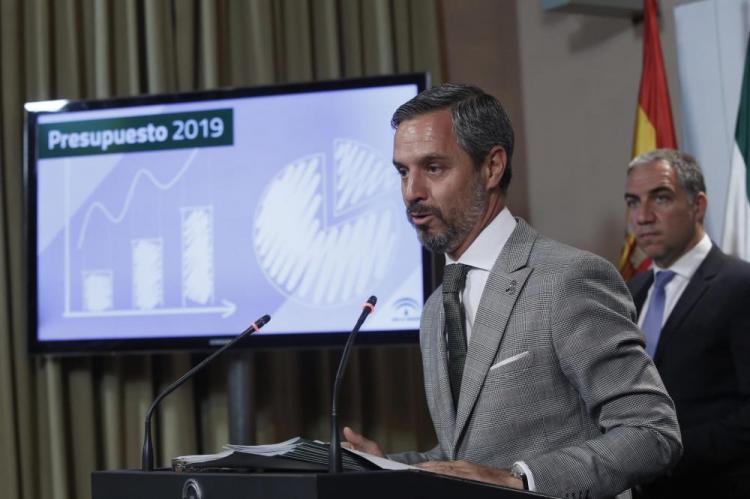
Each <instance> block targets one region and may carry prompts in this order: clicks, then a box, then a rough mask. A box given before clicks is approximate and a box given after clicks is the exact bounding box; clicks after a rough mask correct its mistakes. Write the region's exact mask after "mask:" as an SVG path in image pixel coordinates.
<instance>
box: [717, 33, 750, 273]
mask: <svg viewBox="0 0 750 499" xmlns="http://www.w3.org/2000/svg"><path fill="white" fill-rule="evenodd" d="M749 57H750V40H748V49H747V51H746V53H745V70H744V73H743V76H742V88H741V90H740V109H739V111H737V127H736V129H735V132H734V151H733V152H732V167H731V171H730V173H729V189H728V191H727V213H726V217H725V218H724V240H723V241H722V245H721V246H722V249H723V250H724V251H725V252H727V253H729V254H731V255H735V256H738V257H740V258H743V259H745V260H750V174H748V165H750V161H748V159H750V157H749V156H748V154H750V58H749Z"/></svg>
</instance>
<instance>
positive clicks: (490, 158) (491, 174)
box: [484, 146, 508, 190]
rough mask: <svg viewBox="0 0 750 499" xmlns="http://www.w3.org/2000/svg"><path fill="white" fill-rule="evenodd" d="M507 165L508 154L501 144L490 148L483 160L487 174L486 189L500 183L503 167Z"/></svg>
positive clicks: (503, 171)
mask: <svg viewBox="0 0 750 499" xmlns="http://www.w3.org/2000/svg"><path fill="white" fill-rule="evenodd" d="M507 166H508V155H507V154H506V152H505V149H504V148H503V146H494V147H493V148H492V149H490V152H489V153H488V154H487V159H486V160H485V164H484V170H485V174H486V176H487V183H486V187H487V189H488V190H491V189H494V188H496V187H497V186H499V185H500V180H501V179H502V178H503V174H504V173H505V168H506V167H507Z"/></svg>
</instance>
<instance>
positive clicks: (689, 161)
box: [628, 149, 706, 201]
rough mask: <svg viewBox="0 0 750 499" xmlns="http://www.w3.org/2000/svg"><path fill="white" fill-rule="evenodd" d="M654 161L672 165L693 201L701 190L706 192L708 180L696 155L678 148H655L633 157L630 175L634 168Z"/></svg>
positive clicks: (629, 167) (629, 166) (629, 169)
mask: <svg viewBox="0 0 750 499" xmlns="http://www.w3.org/2000/svg"><path fill="white" fill-rule="evenodd" d="M654 161H664V162H666V163H667V164H668V165H669V166H671V167H672V168H673V169H674V171H675V173H676V174H677V180H678V181H679V182H680V185H681V186H682V187H683V189H685V191H686V192H687V193H688V196H689V197H690V200H691V201H695V196H697V195H698V193H700V192H704V193H705V192H706V181H705V179H704V178H703V172H701V167H700V166H698V162H697V161H696V160H695V158H694V157H692V156H691V155H689V154H688V153H685V152H682V151H678V150H676V149H654V150H653V151H649V152H647V153H644V154H641V155H640V156H638V157H636V158H635V159H633V160H632V161H631V162H630V164H629V165H628V175H630V172H631V171H632V170H633V169H634V168H638V167H639V166H643V165H646V164H648V163H653V162H654Z"/></svg>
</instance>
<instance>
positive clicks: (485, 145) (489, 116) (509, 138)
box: [391, 84, 513, 192]
mask: <svg viewBox="0 0 750 499" xmlns="http://www.w3.org/2000/svg"><path fill="white" fill-rule="evenodd" d="M442 109H450V112H451V120H452V122H453V132H454V133H455V134H456V139H457V140H458V144H459V145H460V146H461V148H462V149H463V150H464V151H466V153H467V154H468V155H469V156H470V157H471V159H472V161H473V162H474V166H476V167H477V168H479V167H480V166H481V165H482V163H483V162H484V160H485V159H486V158H487V155H488V154H489V152H490V149H492V148H493V147H494V146H497V145H499V146H502V147H503V149H505V154H506V155H507V156H508V164H507V166H506V168H505V173H504V174H503V178H502V179H500V189H501V190H502V191H503V192H505V191H506V190H507V189H508V185H509V184H510V179H511V176H512V172H511V167H510V164H511V157H512V156H513V126H512V125H511V123H510V118H508V115H507V114H506V113H505V110H504V109H503V106H502V105H501V104H500V102H499V101H498V100H497V99H496V98H494V97H493V96H491V95H489V94H486V93H485V92H484V91H483V90H482V89H480V88H477V87H472V86H469V85H455V84H445V85H440V86H438V87H433V88H430V89H427V90H425V91H424V92H422V93H420V94H419V95H417V96H416V97H414V98H413V99H411V100H410V101H409V102H407V103H405V104H403V105H401V106H400V107H399V108H398V109H397V110H396V112H395V113H393V118H392V119H391V126H392V127H393V128H394V129H396V128H398V127H399V125H400V124H401V123H402V122H404V121H407V120H410V119H413V118H416V117H417V116H420V115H423V114H427V113H431V112H434V111H440V110H442Z"/></svg>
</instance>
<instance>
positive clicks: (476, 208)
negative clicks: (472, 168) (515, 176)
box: [406, 176, 489, 254]
mask: <svg viewBox="0 0 750 499" xmlns="http://www.w3.org/2000/svg"><path fill="white" fill-rule="evenodd" d="M469 196H470V200H469V206H468V208H463V207H457V206H453V207H450V208H449V209H448V210H447V211H446V212H445V213H444V212H443V210H441V209H440V208H438V207H436V206H428V205H426V204H424V203H420V202H414V203H412V204H410V205H409V206H408V207H407V208H406V217H407V219H408V220H409V223H411V224H412V225H414V228H415V229H416V230H417V237H418V238H419V241H420V242H421V243H422V245H423V246H424V247H425V248H427V249H428V250H430V251H431V252H433V253H437V254H442V253H452V252H453V251H455V250H456V249H457V248H458V247H459V246H460V245H461V243H463V242H464V241H465V240H466V237H467V236H468V235H469V233H470V232H471V231H472V229H474V227H475V226H476V224H477V223H478V222H479V220H480V218H481V217H482V215H483V214H484V212H485V210H486V209H487V202H488V201H487V199H488V197H489V195H488V193H487V191H485V189H484V186H483V185H482V182H481V179H480V178H479V176H477V179H476V180H475V181H474V182H473V183H472V185H471V188H470V192H469ZM413 215H432V216H433V217H434V218H435V219H437V220H438V221H440V223H441V224H442V226H443V227H442V229H441V228H438V229H437V230H436V231H435V232H433V233H430V229H429V227H428V226H427V225H423V226H417V225H415V224H414V221H413V220H412V218H411V217H412V216H413Z"/></svg>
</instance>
